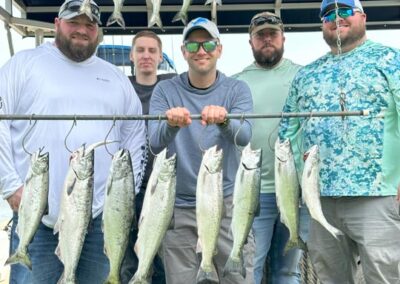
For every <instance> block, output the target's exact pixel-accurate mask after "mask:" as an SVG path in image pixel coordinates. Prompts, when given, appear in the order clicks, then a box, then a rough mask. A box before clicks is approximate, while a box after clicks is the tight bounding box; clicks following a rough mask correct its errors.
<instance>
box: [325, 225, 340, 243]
mask: <svg viewBox="0 0 400 284" xmlns="http://www.w3.org/2000/svg"><path fill="white" fill-rule="evenodd" d="M326 229H327V230H328V232H329V233H331V234H332V236H334V237H335V239H337V240H338V236H343V235H344V234H343V232H342V231H341V230H339V229H337V228H335V227H333V226H332V225H329V226H328V227H327V228H326Z"/></svg>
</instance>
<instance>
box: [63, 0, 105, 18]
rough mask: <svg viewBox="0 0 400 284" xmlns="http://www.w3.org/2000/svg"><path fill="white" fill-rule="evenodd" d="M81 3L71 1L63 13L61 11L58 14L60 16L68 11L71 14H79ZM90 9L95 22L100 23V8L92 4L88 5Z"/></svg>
mask: <svg viewBox="0 0 400 284" xmlns="http://www.w3.org/2000/svg"><path fill="white" fill-rule="evenodd" d="M82 3H83V2H82V1H71V2H69V3H67V4H66V5H65V7H64V9H63V11H61V12H60V14H62V13H63V12H64V11H66V10H69V11H71V12H79V11H80V9H81V5H82ZM90 8H91V12H92V15H93V17H94V18H95V19H96V20H97V21H100V8H99V7H98V6H96V5H93V4H90Z"/></svg>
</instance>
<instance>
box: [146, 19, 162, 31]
mask: <svg viewBox="0 0 400 284" xmlns="http://www.w3.org/2000/svg"><path fill="white" fill-rule="evenodd" d="M154 25H157V26H158V27H159V28H160V29H161V30H162V31H164V28H163V24H162V21H161V18H160V15H153V16H151V18H150V21H149V24H148V27H149V28H150V27H152V26H154Z"/></svg>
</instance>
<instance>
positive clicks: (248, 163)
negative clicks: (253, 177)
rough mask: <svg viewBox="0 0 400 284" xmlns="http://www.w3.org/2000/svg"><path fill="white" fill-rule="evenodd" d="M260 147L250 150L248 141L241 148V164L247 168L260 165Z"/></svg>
mask: <svg viewBox="0 0 400 284" xmlns="http://www.w3.org/2000/svg"><path fill="white" fill-rule="evenodd" d="M261 153H262V150H261V149H257V150H252V149H251V146H250V143H249V144H248V145H247V146H246V147H245V148H244V149H243V151H242V157H241V164H242V165H243V167H244V168H246V169H247V170H253V169H257V168H260V167H261V161H262V159H261V156H262V155H261Z"/></svg>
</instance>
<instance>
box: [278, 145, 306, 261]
mask: <svg viewBox="0 0 400 284" xmlns="http://www.w3.org/2000/svg"><path fill="white" fill-rule="evenodd" d="M275 191H276V202H277V205H278V208H279V211H280V216H281V222H282V223H283V224H285V226H286V227H287V228H288V230H289V233H290V237H289V240H288V242H287V244H286V246H285V250H284V253H286V252H287V251H288V250H290V249H291V248H294V247H298V248H301V249H305V244H304V242H303V241H302V240H301V239H300V237H299V191H300V185H299V181H298V178H297V173H296V166H295V162H294V157H293V153H292V148H291V145H290V140H289V139H286V140H285V141H283V142H282V143H279V138H278V139H277V141H276V143H275Z"/></svg>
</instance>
